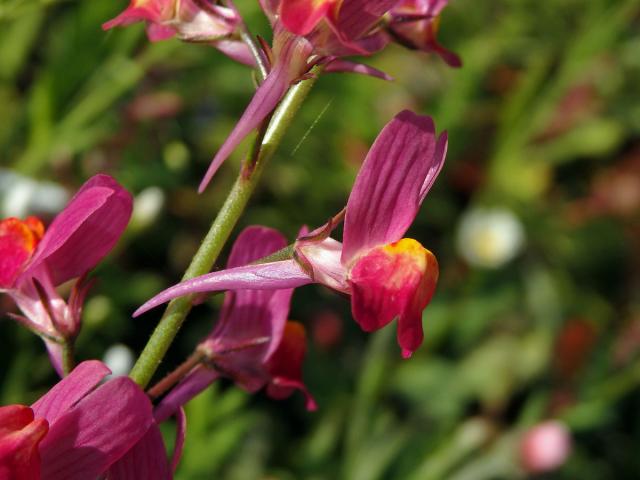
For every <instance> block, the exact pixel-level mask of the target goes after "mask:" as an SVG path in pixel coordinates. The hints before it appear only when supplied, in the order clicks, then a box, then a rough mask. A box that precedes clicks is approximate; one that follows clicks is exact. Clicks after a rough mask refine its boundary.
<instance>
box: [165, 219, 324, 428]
mask: <svg viewBox="0 0 640 480" xmlns="http://www.w3.org/2000/svg"><path fill="white" fill-rule="evenodd" d="M285 246H286V240H285V238H284V237H283V236H282V235H281V234H280V233H278V232H277V231H275V230H272V229H270V228H265V227H248V228H246V229H245V230H244V231H243V232H242V233H241V234H240V235H239V236H238V239H237V240H236V242H235V244H234V245H233V248H232V250H231V255H230V256H229V261H228V262H227V267H228V268H230V269H233V268H236V267H239V266H242V265H247V264H248V263H250V262H253V261H254V260H257V259H259V258H262V257H264V256H266V255H270V254H272V253H273V252H275V251H278V250H280V249H282V248H284V247H285ZM292 294H293V289H282V290H237V291H232V292H227V294H226V296H225V300H224V305H223V307H222V311H221V312H220V319H219V320H218V323H217V324H216V325H215V327H214V328H213V330H212V331H211V333H210V334H209V335H208V336H207V337H206V338H205V339H204V341H202V342H201V343H200V345H199V346H198V347H197V349H198V351H199V352H201V353H203V354H204V355H205V358H206V359H207V360H206V362H205V364H201V365H198V366H196V367H195V368H193V369H192V370H191V372H189V373H188V374H187V376H186V377H185V378H184V379H183V380H182V381H181V382H180V383H179V384H178V385H177V386H176V387H175V388H174V389H173V390H172V391H171V392H170V393H169V394H168V395H167V396H166V397H165V398H164V399H163V400H162V402H161V403H160V404H159V405H158V407H157V409H156V418H157V419H158V421H163V420H165V419H166V418H168V417H169V416H171V415H172V414H173V413H174V412H175V411H176V410H177V409H178V408H179V407H180V406H181V405H184V404H185V403H186V402H187V401H189V400H190V399H191V398H193V397H194V396H195V395H197V394H198V393H200V392H201V391H202V390H204V389H205V388H206V387H208V386H209V385H211V384H212V383H213V382H214V381H215V380H216V379H217V378H218V377H220V376H225V377H229V378H231V379H233V380H234V381H235V382H236V383H237V384H238V385H239V386H240V387H242V388H243V389H245V390H247V391H249V392H256V391H258V390H259V389H261V388H263V387H266V388H267V394H268V395H269V396H271V397H272V398H276V399H281V398H286V397H288V396H289V395H291V394H292V393H293V391H294V390H296V389H298V390H301V391H302V392H303V393H304V394H305V396H306V398H307V409H309V410H314V409H315V401H314V400H313V397H312V396H311V395H310V394H309V392H308V391H307V389H306V387H305V386H304V383H303V382H302V362H303V360H304V356H305V353H306V335H305V331H304V327H303V326H302V325H301V324H299V323H297V322H287V316H288V315H289V304H290V303H291V295H292Z"/></svg>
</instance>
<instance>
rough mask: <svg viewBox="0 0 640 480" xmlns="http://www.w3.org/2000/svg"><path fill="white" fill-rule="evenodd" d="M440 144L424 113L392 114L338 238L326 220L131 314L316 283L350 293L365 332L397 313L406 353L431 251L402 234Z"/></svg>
mask: <svg viewBox="0 0 640 480" xmlns="http://www.w3.org/2000/svg"><path fill="white" fill-rule="evenodd" d="M446 150H447V136H446V134H444V133H443V134H442V135H440V137H438V138H437V139H436V135H435V126H434V124H433V121H432V120H431V118H430V117H423V116H419V115H416V114H414V113H412V112H409V111H404V112H401V113H400V114H398V115H397V116H396V117H395V118H394V119H393V120H392V121H391V122H390V123H389V124H388V125H387V126H386V127H385V128H384V129H383V130H382V132H381V133H380V135H379V136H378V138H377V139H376V141H375V143H374V144H373V146H372V147H371V150H370V151H369V153H368V155H367V158H366V159H365V161H364V164H363V165H362V168H361V169H360V173H359V174H358V177H357V178H356V182H355V185H354V187H353V190H352V192H351V195H350V196H349V201H348V203H347V207H346V214H345V224H344V235H343V242H342V243H340V242H338V241H336V240H334V239H332V238H329V237H328V235H329V233H330V231H331V230H332V228H334V227H335V224H333V222H330V223H329V224H328V225H327V226H325V227H322V228H320V229H318V230H316V231H315V232H312V234H311V235H307V236H304V237H302V238H299V239H298V240H297V241H296V244H295V251H296V255H295V256H294V259H291V260H283V261H276V262H268V263H262V264H254V265H245V266H242V267H238V266H233V267H231V268H228V269H226V270H222V271H219V272H213V273H209V274H207V275H203V276H201V277H197V278H195V279H192V280H188V281H186V282H182V283H180V284H178V285H175V286H173V287H171V288H169V289H167V290H165V291H164V292H162V293H160V294H159V295H157V296H155V297H154V298H152V299H151V300H149V301H148V302H147V303H145V304H144V305H142V307H140V308H139V309H138V310H137V311H136V312H135V314H134V315H140V314H141V313H143V312H146V311H147V310H149V309H151V308H153V307H155V306H157V305H159V304H161V303H164V302H166V301H168V300H171V299H172V298H176V297H179V296H182V295H186V294H190V293H195V292H213V291H220V290H237V289H266V290H269V289H289V288H294V287H298V286H301V285H305V284H308V283H313V282H315V283H321V284H324V285H326V286H328V287H330V288H332V289H334V290H338V291H340V292H343V293H346V294H349V295H351V311H352V313H353V317H354V318H355V320H356V321H357V322H358V323H359V324H360V326H361V327H362V328H363V329H364V330H365V331H368V332H370V331H374V330H377V329H379V328H382V327H383V326H385V325H386V324H388V323H389V322H391V321H392V320H393V319H394V318H396V317H398V343H399V344H400V346H401V347H402V352H403V356H405V357H408V356H410V355H411V353H412V352H414V351H415V350H416V349H417V348H418V347H419V346H420V344H421V343H422V339H423V331H422V311H423V310H424V309H425V307H426V306H427V304H428V303H429V301H430V300H431V297H432V295H433V292H434V290H435V286H436V282H437V279H438V264H437V261H436V258H435V257H434V255H433V254H432V253H431V252H430V251H429V250H427V249H426V248H424V247H423V246H422V245H421V244H420V243H419V242H417V241H416V240H414V239H411V238H403V236H404V234H405V232H406V231H407V229H408V228H409V226H410V225H411V223H412V221H413V219H414V218H415V216H416V215H417V213H418V210H419V208H420V205H421V204H422V201H423V200H424V198H425V196H426V195H427V193H428V192H429V189H430V188H431V186H432V185H433V182H434V181H435V179H436V177H437V175H438V173H439V172H440V169H441V168H442V165H443V163H444V158H445V155H446Z"/></svg>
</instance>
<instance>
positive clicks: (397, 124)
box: [0, 0, 460, 479]
mask: <svg viewBox="0 0 640 480" xmlns="http://www.w3.org/2000/svg"><path fill="white" fill-rule="evenodd" d="M260 4H261V6H262V9H263V11H264V12H265V14H266V15H267V17H268V19H269V21H270V23H271V25H272V28H273V32H274V36H273V43H272V46H268V45H267V44H266V43H263V44H262V47H261V51H260V52H258V55H259V56H260V57H259V58H256V56H255V52H252V51H251V50H250V48H249V46H248V45H247V44H246V43H245V42H244V41H243V40H242V38H241V37H242V35H241V34H242V32H243V31H244V30H243V29H244V26H243V20H242V18H241V16H240V14H239V13H238V11H237V9H236V8H235V7H234V5H233V3H232V2H225V4H224V5H220V4H218V2H215V1H213V0H132V2H131V4H130V6H129V7H128V8H127V9H126V10H125V11H124V12H123V13H121V14H120V15H119V16H117V17H116V18H115V19H113V20H111V21H109V22H107V23H105V24H104V28H105V29H109V28H112V27H114V26H121V25H127V24H129V23H132V22H138V21H143V22H145V23H146V24H147V33H148V36H149V39H150V40H152V41H157V40H164V39H168V38H171V37H177V38H179V39H181V40H185V41H189V42H199V43H208V44H211V45H213V46H214V47H216V48H218V49H219V50H220V51H222V52H224V53H225V54H227V55H229V56H230V57H232V58H234V59H236V60H238V61H240V62H242V63H245V64H247V65H251V66H257V64H258V63H261V64H264V65H266V66H267V70H268V71H267V75H266V78H265V79H264V81H263V82H262V83H261V84H260V85H259V87H258V88H257V91H256V93H255V95H254V97H253V99H252V100H251V102H250V103H249V105H248V106H247V108H246V110H245V112H244V114H243V115H242V117H241V118H240V120H239V122H238V124H237V125H236V127H235V128H234V129H233V131H232V132H231V134H230V135H229V137H228V138H227V140H226V141H225V143H224V144H223V145H222V146H221V148H220V150H219V151H218V153H217V154H216V155H215V157H214V159H213V161H212V163H211V165H210V167H209V170H208V171H207V173H206V175H205V177H204V179H203V182H202V184H201V189H202V188H204V187H205V186H206V185H207V184H208V182H209V181H210V179H211V177H212V176H213V175H214V173H215V172H216V170H217V169H218V167H219V166H220V165H221V163H222V162H223V161H224V160H225V159H226V158H227V157H228V156H229V155H230V154H231V152H232V151H233V150H234V148H235V147H236V146H237V145H238V144H239V143H240V142H241V140H242V139H243V138H245V137H246V136H247V135H248V134H249V133H250V132H251V131H253V130H254V129H256V127H257V126H258V125H259V124H260V123H261V122H262V121H263V120H264V119H265V118H267V117H268V116H269V115H270V114H271V113H272V112H273V111H274V109H275V108H276V106H277V105H278V103H279V102H280V100H281V99H282V98H283V96H284V95H285V93H286V92H287V90H288V89H289V88H290V86H291V85H292V84H294V83H296V82H298V81H300V80H302V79H304V78H306V76H308V75H310V72H311V70H312V68H313V67H314V66H316V65H319V64H322V65H324V66H325V71H327V72H345V71H347V72H355V73H364V74H368V75H372V76H377V77H381V78H388V77H387V75H386V74H384V73H383V72H379V71H377V70H375V69H373V68H371V67H368V66H366V65H362V64H359V63H355V62H353V61H351V60H348V59H347V57H351V56H354V55H364V56H367V55H371V54H373V53H375V52H377V51H379V50H381V49H382V48H384V47H385V46H386V45H387V44H389V43H390V42H394V41H395V42H398V43H401V44H402V45H405V46H408V47H410V48H413V49H417V50H423V51H427V52H435V53H437V54H439V55H440V56H441V57H442V58H443V59H444V60H445V61H447V63H449V64H451V65H454V66H455V65H459V64H460V61H459V59H458V57H457V56H456V55H455V54H453V53H451V52H449V51H448V50H446V49H444V48H443V47H442V46H440V45H439V44H438V42H437V41H436V31H437V26H438V16H439V14H440V12H441V10H442V9H443V8H444V6H445V5H446V4H447V0H261V2H260ZM258 60H259V61H258ZM446 150H447V136H446V133H443V134H440V135H437V134H436V129H435V125H434V123H433V121H432V120H431V118H430V117H427V116H421V115H417V114H415V113H412V112H410V111H403V112H401V113H399V114H398V115H397V116H396V117H395V118H394V119H392V120H391V121H390V122H389V123H388V124H387V126H385V127H384V129H383V130H382V131H381V133H380V134H379V136H378V138H377V139H376V141H375V143H374V144H373V146H372V147H371V149H370V151H369V153H368V155H367V156H366V159H365V160H364V163H363V165H362V168H361V170H360V172H359V174H358V176H357V178H356V181H355V184H354V186H353V190H352V192H351V195H350V196H349V198H348V201H347V204H346V208H345V209H344V211H343V212H341V213H340V214H338V215H337V216H336V217H335V218H334V219H332V220H331V221H330V222H329V223H327V224H326V225H324V226H321V227H319V228H317V229H315V230H313V231H311V232H309V231H308V230H307V229H306V227H303V228H302V229H301V233H300V235H299V236H298V238H297V239H296V240H295V242H294V243H293V245H292V248H291V251H292V252H293V255H291V256H290V258H288V259H284V260H277V261H269V258H270V256H272V254H274V253H276V252H281V251H283V250H286V247H287V241H286V239H285V238H284V236H283V235H282V234H280V233H279V232H277V231H275V230H273V229H270V228H267V227H261V226H253V227H249V228H247V229H245V230H244V231H243V232H242V233H241V234H240V235H239V237H238V239H237V241H236V243H235V245H234V246H233V249H232V252H231V255H230V257H229V260H228V263H227V268H226V269H224V270H220V271H216V272H213V273H209V274H206V275H203V276H200V277H197V278H194V279H191V280H188V281H185V282H182V283H180V284H178V285H175V286H174V287H171V288H169V289H167V290H165V291H164V292H161V293H160V294H158V295H157V296H155V297H154V298H152V299H150V300H149V301H148V302H146V303H145V304H144V305H142V306H141V307H140V308H139V309H138V310H137V311H136V312H135V315H136V316H137V315H140V314H141V313H143V312H146V311H148V310H150V309H151V308H153V307H155V306H157V305H159V304H161V303H164V302H167V301H169V300H171V299H174V298H176V297H179V296H183V295H187V294H194V293H204V292H214V291H227V293H226V294H225V295H226V296H225V300H224V305H223V307H222V310H221V312H220V316H219V320H218V322H217V323H216V325H215V326H214V328H213V329H212V331H211V333H210V334H209V335H208V336H207V337H205V338H204V339H203V340H202V341H201V342H200V343H199V345H198V346H197V347H196V349H195V354H196V355H197V356H198V358H199V359H200V361H198V362H197V363H196V364H194V365H193V366H191V368H189V369H188V371H186V372H184V375H182V376H181V378H180V379H179V381H177V382H176V383H175V384H174V385H171V388H169V389H168V390H167V391H163V392H162V393H163V394H164V395H161V396H160V398H159V401H158V402H157V404H156V405H155V406H154V405H152V403H151V401H150V399H149V396H148V395H147V394H145V392H144V391H143V390H142V389H141V388H140V387H139V386H138V385H137V384H135V383H134V382H133V381H131V380H130V379H128V378H115V379H110V380H107V381H106V382H103V380H104V378H105V377H106V376H107V375H108V373H109V371H108V369H107V368H106V367H105V366H104V365H103V364H102V363H100V362H97V361H89V362H84V363H81V364H80V365H79V366H77V367H76V368H75V369H71V365H69V364H67V363H65V362H66V360H65V358H64V357H65V354H64V350H65V348H67V347H69V346H71V345H73V342H74V340H75V338H76V337H77V335H78V333H79V331H80V326H81V314H82V307H83V303H84V298H85V296H86V294H87V292H88V289H89V287H90V284H91V282H90V281H88V280H87V275H88V273H89V272H90V271H91V270H93V269H94V267H95V266H96V265H97V264H98V263H99V262H100V261H101V260H102V259H103V258H104V257H105V256H106V255H107V254H108V253H109V252H110V251H111V249H112V248H113V247H114V245H115V244H116V242H117V241H118V239H119V237H120V236H121V235H122V233H123V232H124V229H125V228H126V225H127V223H128V221H129V218H130V216H131V210H132V198H131V195H130V194H129V193H128V192H127V191H126V190H125V189H124V188H123V187H122V186H120V185H119V184H118V183H117V182H116V181H115V180H114V179H113V178H111V177H109V176H106V175H97V176H95V177H93V178H91V179H90V180H89V181H88V182H87V183H86V184H85V185H84V186H82V188H81V189H80V190H79V191H78V193H77V194H76V196H75V197H74V198H73V199H72V200H71V201H70V202H69V204H68V205H67V207H66V208H65V209H64V210H63V211H62V212H61V213H60V214H59V215H58V216H57V217H56V218H55V220H54V221H53V222H52V223H51V225H50V226H49V227H48V228H47V229H46V231H45V228H44V226H43V224H42V222H40V221H39V220H38V219H36V218H33V217H30V218H27V219H26V220H20V219H17V218H9V219H6V220H3V221H2V222H0V291H2V292H4V293H6V294H7V295H9V296H10V297H11V298H12V299H13V300H14V301H15V303H16V305H17V306H18V308H19V309H20V311H21V312H22V314H21V315H14V318H15V319H16V320H17V321H18V322H20V323H21V324H23V325H25V326H26V327H28V328H29V329H31V330H32V331H33V332H35V333H36V334H37V335H39V336H40V337H41V338H42V339H43V340H44V343H45V345H46V348H47V350H48V352H49V355H50V357H51V361H52V364H53V366H54V367H55V369H56V371H57V372H58V373H59V374H60V376H63V377H64V375H65V374H68V375H67V376H66V377H64V378H63V379H62V380H61V381H60V382H59V383H58V384H57V385H56V386H54V387H53V388H52V389H51V390H50V391H49V392H48V393H47V394H45V395H44V396H43V397H42V398H41V399H40V400H38V401H37V402H36V403H35V404H33V405H32V406H31V407H27V406H23V405H11V406H7V407H2V408H0V478H1V479H4V478H14V479H38V478H43V479H59V478H60V479H61V478H65V479H66V478H71V479H75V478H78V479H80V478H83V479H86V478H97V477H101V478H103V477H106V478H108V479H139V478H154V479H156V478H157V479H165V478H171V477H172V472H173V470H174V469H175V467H176V465H177V462H178V460H179V457H180V452H181V448H182V443H183V440H184V422H185V419H184V413H183V410H182V406H183V405H184V404H185V403H186V402H187V401H189V400H190V399H191V398H192V397H193V396H195V395H196V394H198V393H199V392H200V391H202V390H203V389H204V388H206V387H207V386H208V385H210V384H211V383H213V382H214V381H216V379H218V378H219V377H227V378H230V379H232V380H233V381H234V382H235V383H236V384H237V385H239V386H240V387H242V388H244V389H246V390H247V391H249V392H256V391H258V390H260V389H262V388H264V389H265V390H266V393H267V394H268V395H269V396H270V397H272V398H275V399H282V398H286V397H288V396H289V395H291V394H292V393H293V392H294V391H296V390H298V391H301V392H302V393H303V394H304V396H305V397H306V406H307V409H309V410H313V409H315V408H316V403H315V401H314V399H313V397H312V395H311V394H310V393H309V391H308V390H307V388H306V386H305V384H304V381H303V375H302V364H303V360H304V356H305V352H306V348H307V346H306V335H305V330H304V327H303V326H302V325H301V324H299V323H296V322H291V321H288V318H289V307H290V302H291V297H292V294H293V290H294V288H297V287H301V286H303V285H306V284H310V283H319V284H322V285H325V286H327V287H328V288H330V289H333V290H336V291H338V292H341V293H343V294H346V295H348V296H350V298H351V309H352V313H353V317H354V319H355V320H356V322H358V324H359V325H360V326H361V327H362V329H363V330H365V331H367V332H371V331H375V330H378V329H380V328H382V327H384V326H385V325H387V324H389V323H390V322H391V321H393V320H394V319H396V318H397V319H398V326H397V341H398V344H399V345H400V348H401V352H402V355H403V356H404V357H405V358H408V357H410V356H411V354H412V353H413V352H414V351H416V349H418V347H419V346H420V345H421V343H422V340H423V330H422V315H423V310H424V309H425V308H426V307H427V305H428V304H429V302H430V301H431V298H432V296H433V294H434V291H435V288H436V283H437V281H438V263H437V261H436V258H435V256H434V255H433V253H431V252H430V251H429V250H427V249H426V248H425V247H423V246H422V244H421V243H420V242H418V241H417V240H415V239H412V238H405V234H406V232H407V230H408V229H409V227H410V225H411V223H412V222H413V220H414V218H415V217H416V215H417V213H418V211H419V209H420V206H421V204H422V202H423V201H424V199H425V197H426V195H427V193H428V192H429V190H430V188H431V187H432V185H433V183H434V181H435V179H436V177H437V176H438V174H439V172H440V170H441V169H442V166H443V163H444V160H445V156H446ZM342 222H344V230H343V236H342V242H340V241H338V240H336V239H334V238H332V237H331V234H332V232H333V231H334V229H335V228H336V227H337V226H338V225H339V224H340V223H342ZM70 280H75V284H74V287H73V289H72V293H71V295H70V296H69V298H68V299H67V300H65V299H63V298H62V297H61V296H60V295H59V293H58V291H57V290H56V287H58V286H60V285H61V284H63V283H66V282H68V281H70ZM69 371H70V373H69ZM101 382H103V383H101ZM104 405H108V408H104V407H101V406H104ZM174 415H175V416H176V418H177V419H178V424H179V428H178V438H177V441H176V448H175V452H174V455H173V458H172V459H171V460H170V459H169V458H167V456H166V452H165V447H164V443H163V440H162V436H161V434H160V431H159V429H158V423H160V422H162V421H164V420H166V419H167V418H169V417H171V416H174Z"/></svg>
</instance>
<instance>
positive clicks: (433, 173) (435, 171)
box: [420, 132, 449, 205]
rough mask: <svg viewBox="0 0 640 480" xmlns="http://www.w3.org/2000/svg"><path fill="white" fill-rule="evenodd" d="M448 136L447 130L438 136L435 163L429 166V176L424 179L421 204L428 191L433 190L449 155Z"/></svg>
mask: <svg viewBox="0 0 640 480" xmlns="http://www.w3.org/2000/svg"><path fill="white" fill-rule="evenodd" d="M448 138H449V137H448V135H447V132H443V133H441V134H440V136H439V137H438V142H437V143H436V151H435V153H434V154H433V163H432V164H431V165H430V166H429V171H428V172H427V176H426V178H425V179H424V183H423V184H422V188H421V189H420V205H422V202H424V199H425V197H426V196H427V193H429V190H431V187H432V186H433V183H434V182H435V181H436V178H438V175H439V174H440V170H442V167H443V166H444V159H445V157H446V156H447V145H448V141H449V140H448Z"/></svg>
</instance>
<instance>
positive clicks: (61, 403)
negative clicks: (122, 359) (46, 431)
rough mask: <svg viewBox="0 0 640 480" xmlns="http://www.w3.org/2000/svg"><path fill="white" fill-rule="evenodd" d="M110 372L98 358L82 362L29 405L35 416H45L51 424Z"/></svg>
mask: <svg viewBox="0 0 640 480" xmlns="http://www.w3.org/2000/svg"><path fill="white" fill-rule="evenodd" d="M110 373H111V370H109V369H108V368H107V366H106V365H105V364H104V363H102V362H99V361H98V360H88V361H86V362H82V363H81V364H80V365H78V366H77V367H76V368H74V369H73V371H72V372H71V373H70V374H69V375H68V376H66V377H65V378H63V379H62V380H60V381H59V382H58V383H57V384H55V385H54V386H53V388H51V389H50V390H49V391H48V392H47V393H46V394H45V395H44V396H43V397H41V398H40V399H39V400H38V401H37V402H36V403H34V404H33V405H32V406H31V407H32V408H33V411H34V412H35V414H36V416H37V417H40V418H46V419H47V420H48V421H49V423H51V424H53V423H54V422H55V421H56V420H57V419H58V418H59V417H60V416H61V415H64V413H65V412H66V411H67V410H69V409H70V408H71V407H73V406H74V405H75V404H76V403H78V401H80V400H81V399H82V398H83V397H84V396H85V395H87V394H88V393H89V392H90V391H91V390H93V389H94V388H95V387H96V385H98V384H99V383H100V382H101V381H102V379H103V378H104V377H106V376H107V375H109V374H110Z"/></svg>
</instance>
